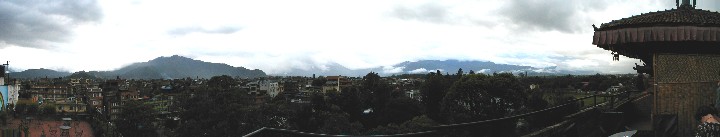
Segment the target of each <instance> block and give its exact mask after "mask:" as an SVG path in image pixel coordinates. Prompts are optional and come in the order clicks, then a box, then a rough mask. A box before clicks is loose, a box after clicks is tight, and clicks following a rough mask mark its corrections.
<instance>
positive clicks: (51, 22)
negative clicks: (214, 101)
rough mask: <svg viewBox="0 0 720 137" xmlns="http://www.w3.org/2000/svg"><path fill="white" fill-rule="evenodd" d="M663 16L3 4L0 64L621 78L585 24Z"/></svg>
mask: <svg viewBox="0 0 720 137" xmlns="http://www.w3.org/2000/svg"><path fill="white" fill-rule="evenodd" d="M719 4H720V3H718V2H715V1H708V0H699V1H698V4H697V5H698V8H700V9H705V10H710V11H717V10H718V9H720V5H719ZM671 8H675V1H672V0H646V1H632V2H626V1H620V0H613V1H590V0H583V1H569V2H568V1H562V0H551V1H521V0H510V1H469V0H457V1H427V0H423V1H322V0H317V1H280V0H278V1H261V2H258V1H127V2H126V1H92V0H81V1H52V2H47V1H3V2H0V61H3V62H4V61H5V60H7V61H10V64H11V67H13V68H14V69H20V70H24V69H35V68H49V69H56V70H64V71H71V72H74V71H82V70H85V71H92V70H100V71H103V70H114V69H118V68H120V67H122V66H126V65H129V64H131V63H135V62H145V61H148V60H151V59H154V58H156V57H160V56H171V55H181V56H186V57H190V58H193V59H197V60H203V61H208V62H214V63H225V64H228V65H232V66H236V67H246V68H250V69H261V70H263V71H265V72H266V73H268V74H281V73H283V72H287V71H291V70H293V69H309V68H313V67H317V68H323V67H327V66H328V65H330V64H333V63H337V64H340V65H343V66H345V67H347V68H350V69H364V68H374V67H383V66H385V67H388V66H389V67H392V65H394V64H397V63H400V62H404V61H418V60H448V59H454V60H479V61H491V62H495V63H499V64H512V65H523V66H532V67H538V68H542V67H551V66H557V68H558V69H567V70H591V71H598V72H602V73H630V72H633V70H632V66H633V65H634V63H638V64H640V63H639V60H637V59H630V58H626V57H621V58H620V61H612V56H611V55H610V53H611V52H610V51H605V50H602V49H600V48H597V47H595V46H594V45H592V44H591V41H592V33H593V30H592V27H591V26H590V25H592V24H595V25H597V26H599V25H600V24H601V23H607V21H610V20H617V19H621V18H624V17H629V16H633V15H639V14H641V13H646V12H647V11H659V10H666V9H671ZM388 69H389V70H394V68H388Z"/></svg>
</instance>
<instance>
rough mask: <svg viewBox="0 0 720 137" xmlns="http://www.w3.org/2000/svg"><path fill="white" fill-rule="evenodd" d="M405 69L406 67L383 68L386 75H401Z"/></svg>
mask: <svg viewBox="0 0 720 137" xmlns="http://www.w3.org/2000/svg"><path fill="white" fill-rule="evenodd" d="M404 68H405V67H393V66H383V67H382V73H384V74H392V73H400V72H402V71H403V69H404Z"/></svg>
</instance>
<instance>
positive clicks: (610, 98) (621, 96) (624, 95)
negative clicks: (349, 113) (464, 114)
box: [243, 91, 631, 137]
mask: <svg viewBox="0 0 720 137" xmlns="http://www.w3.org/2000/svg"><path fill="white" fill-rule="evenodd" d="M630 93H631V92H630V91H623V92H620V93H616V94H610V95H605V94H593V95H589V96H585V97H581V98H576V99H572V100H568V101H567V102H566V103H563V104H560V105H557V106H553V107H549V108H545V109H542V110H537V111H533V112H528V113H524V114H518V115H513V116H508V117H502V118H496V119H489V120H481V121H475V122H466V123H457V124H447V125H438V126H434V127H432V128H430V129H431V130H428V131H422V132H415V133H404V134H393V135H330V134H319V133H308V132H301V131H297V130H290V129H278V128H269V127H263V128H260V129H258V130H256V131H253V132H251V133H249V134H247V135H244V136H243V137H252V136H255V135H259V134H261V133H264V132H269V133H281V134H287V135H292V136H307V137H355V136H367V137H406V136H427V135H434V134H441V133H445V132H447V131H448V130H449V129H460V128H466V127H474V126H480V125H486V124H488V123H495V122H503V121H508V120H515V119H519V118H525V117H528V116H533V115H537V114H539V113H543V112H548V111H553V110H557V109H559V108H562V107H567V106H570V105H573V104H576V102H578V101H584V100H586V99H590V98H592V99H593V105H590V106H587V107H585V106H582V108H581V109H580V110H579V111H578V112H575V113H573V114H570V115H568V116H566V117H565V118H566V119H569V118H573V117H575V116H578V115H579V114H582V113H585V112H589V110H593V109H599V108H603V107H604V109H615V108H616V107H617V106H619V105H622V104H617V103H618V102H619V101H625V102H622V103H626V102H627V100H629V99H630V97H631V96H630ZM599 97H601V98H604V101H602V102H598V101H597V99H598V98H599ZM569 122H570V121H567V120H566V121H561V122H560V123H557V124H555V125H552V126H549V127H547V128H544V129H540V130H537V131H535V132H532V133H530V134H528V135H525V136H532V135H539V134H543V133H544V132H549V131H552V130H553V129H555V128H558V127H561V125H564V124H567V123H569Z"/></svg>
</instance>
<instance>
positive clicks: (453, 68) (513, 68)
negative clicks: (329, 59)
mask: <svg viewBox="0 0 720 137" xmlns="http://www.w3.org/2000/svg"><path fill="white" fill-rule="evenodd" d="M325 67H326V68H325V69H321V68H317V67H314V68H310V69H307V70H303V69H293V70H291V71H289V72H287V73H282V74H274V75H283V76H312V75H313V74H315V75H316V76H331V75H344V76H364V75H366V74H367V73H369V72H371V71H372V72H377V73H379V74H380V75H384V76H389V75H393V74H426V73H429V72H435V70H441V71H442V72H443V73H450V74H455V73H457V70H458V69H460V68H462V69H463V71H464V72H465V73H468V72H470V70H473V71H475V72H476V73H494V72H498V73H500V72H513V73H516V74H517V73H527V74H528V75H567V74H573V75H587V74H595V73H597V72H595V71H574V70H559V69H557V68H556V67H547V68H535V67H531V66H522V65H509V64H496V63H493V62H490V61H460V60H420V61H413V62H411V61H406V62H402V63H398V64H395V65H392V66H386V67H376V68H367V69H349V68H346V67H344V66H342V65H340V64H336V63H333V64H328V65H325Z"/></svg>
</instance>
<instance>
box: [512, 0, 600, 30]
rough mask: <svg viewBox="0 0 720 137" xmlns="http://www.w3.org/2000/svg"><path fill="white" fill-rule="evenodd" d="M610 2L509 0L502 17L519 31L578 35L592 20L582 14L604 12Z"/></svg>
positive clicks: (591, 0)
mask: <svg viewBox="0 0 720 137" xmlns="http://www.w3.org/2000/svg"><path fill="white" fill-rule="evenodd" d="M608 4H610V3H609V2H607V1H597V0H508V1H507V3H506V5H504V6H505V7H504V8H501V10H500V14H501V15H503V16H505V17H507V18H508V19H509V20H510V21H511V22H513V23H515V24H516V25H518V28H522V29H531V30H543V31H548V30H556V31H562V32H578V31H580V30H581V29H582V28H585V27H587V26H588V25H585V24H579V23H578V22H584V21H585V20H588V19H589V18H590V17H586V16H580V15H579V14H580V13H581V12H587V11H593V10H599V9H604V8H605V7H606V6H607V5H608Z"/></svg>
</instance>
